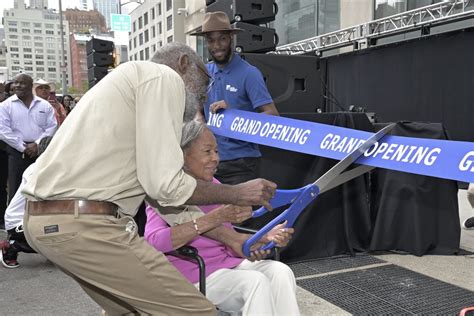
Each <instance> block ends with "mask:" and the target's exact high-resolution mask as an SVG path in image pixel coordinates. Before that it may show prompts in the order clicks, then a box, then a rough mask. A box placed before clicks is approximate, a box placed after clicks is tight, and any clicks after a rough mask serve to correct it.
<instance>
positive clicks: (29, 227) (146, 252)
mask: <svg viewBox="0 0 474 316" xmlns="http://www.w3.org/2000/svg"><path fill="white" fill-rule="evenodd" d="M24 229H25V236H26V239H27V240H28V242H29V243H30V245H31V246H32V247H33V248H34V249H35V250H37V251H38V252H39V253H41V254H43V255H44V256H45V257H46V258H48V259H49V260H51V261H52V262H54V263H55V264H56V265H57V266H59V268H60V269H61V270H63V271H64V272H66V273H67V274H68V275H70V276H71V277H73V278H74V279H75V280H76V281H77V282H78V283H79V284H80V285H81V287H82V288H83V289H84V291H86V293H87V294H88V295H89V296H90V297H92V299H93V300H94V301H96V302H97V304H99V305H100V306H101V307H102V308H103V309H104V310H105V311H106V312H107V314H108V315H125V314H139V315H185V314H190V315H215V314H216V311H215V308H214V306H213V305H212V304H211V303H210V302H209V301H208V300H207V299H206V298H205V297H204V296H203V295H202V294H201V293H200V292H199V291H197V289H196V288H195V287H194V286H193V285H192V284H190V283H189V282H188V281H186V280H185V279H184V278H183V277H182V276H181V274H180V273H179V272H178V271H177V270H176V269H175V268H174V267H173V266H172V265H171V264H170V263H169V262H168V260H167V259H166V257H165V256H164V255H163V254H162V253H161V252H158V251H157V250H156V249H154V248H153V247H151V246H150V245H149V244H148V243H147V242H146V241H145V240H144V239H143V238H141V237H139V236H138V235H137V232H136V225H135V222H134V221H133V219H132V218H131V217H122V218H115V217H113V216H107V215H78V216H74V215H44V216H29V215H28V212H25V218H24ZM45 232H46V233H45Z"/></svg>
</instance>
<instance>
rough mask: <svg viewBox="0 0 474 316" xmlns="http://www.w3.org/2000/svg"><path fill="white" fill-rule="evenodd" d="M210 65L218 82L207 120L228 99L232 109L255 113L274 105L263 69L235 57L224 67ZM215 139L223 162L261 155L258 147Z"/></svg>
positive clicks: (206, 110)
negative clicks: (219, 103)
mask: <svg viewBox="0 0 474 316" xmlns="http://www.w3.org/2000/svg"><path fill="white" fill-rule="evenodd" d="M206 66H207V70H208V72H209V74H210V75H211V77H212V78H213V80H214V81H213V84H212V87H211V88H210V90H209V93H208V94H207V102H206V103H205V104H204V114H205V116H206V120H208V119H209V106H210V105H211V104H212V103H214V102H217V101H220V100H224V101H225V102H226V103H227V105H228V106H229V108H231V109H237V110H243V111H251V112H255V111H256V109H257V108H259V107H261V106H263V105H266V104H270V103H272V102H273V100H272V97H271V96H270V93H269V92H268V89H267V86H266V85H265V81H264V80H263V76H262V73H261V72H260V70H258V69H257V67H255V66H252V65H250V64H249V63H248V62H246V61H245V60H243V59H242V58H240V56H239V55H237V54H234V55H233V57H232V59H231V61H230V62H229V63H228V64H227V65H225V66H224V67H223V68H219V67H218V66H217V65H216V64H215V63H213V62H212V63H209V64H207V65H206ZM215 136H216V140H217V146H218V149H219V156H220V159H221V160H222V161H225V160H233V159H238V158H243V157H260V156H261V154H260V151H259V150H258V146H257V145H256V144H252V143H248V142H244V141H240V140H236V139H232V138H227V137H222V136H219V135H215Z"/></svg>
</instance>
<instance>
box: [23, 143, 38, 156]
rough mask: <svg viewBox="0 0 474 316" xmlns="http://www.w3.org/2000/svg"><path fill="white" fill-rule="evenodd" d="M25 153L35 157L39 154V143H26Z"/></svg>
mask: <svg viewBox="0 0 474 316" xmlns="http://www.w3.org/2000/svg"><path fill="white" fill-rule="evenodd" d="M24 153H25V154H27V155H28V157H30V158H35V157H37V156H38V145H37V144H36V143H30V144H26V145H25V151H24Z"/></svg>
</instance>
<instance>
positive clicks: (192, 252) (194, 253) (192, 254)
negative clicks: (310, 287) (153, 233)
mask: <svg viewBox="0 0 474 316" xmlns="http://www.w3.org/2000/svg"><path fill="white" fill-rule="evenodd" d="M234 229H235V230H236V231H238V232H241V233H248V234H255V233H256V232H257V231H256V230H254V229H250V228H245V227H239V226H234ZM167 254H170V255H173V256H176V257H180V258H183V259H186V260H190V261H195V262H196V263H197V265H198V267H199V291H200V292H201V293H202V294H203V295H206V263H205V262H204V259H203V258H202V257H201V256H200V255H199V251H198V250H197V249H196V248H194V247H193V246H188V245H185V246H182V247H180V248H178V249H176V250H175V251H171V252H168V253H167ZM269 258H273V259H274V260H276V261H280V251H279V248H273V250H272V254H271V255H270V256H269Z"/></svg>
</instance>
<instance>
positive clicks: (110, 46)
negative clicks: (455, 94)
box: [86, 38, 114, 55]
mask: <svg viewBox="0 0 474 316" xmlns="http://www.w3.org/2000/svg"><path fill="white" fill-rule="evenodd" d="M113 50H114V42H112V41H106V40H102V39H98V38H92V39H91V40H90V41H87V43H86V52H87V55H89V54H92V53H93V52H97V53H107V52H108V53H111V52H112V51H113Z"/></svg>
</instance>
